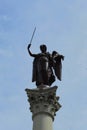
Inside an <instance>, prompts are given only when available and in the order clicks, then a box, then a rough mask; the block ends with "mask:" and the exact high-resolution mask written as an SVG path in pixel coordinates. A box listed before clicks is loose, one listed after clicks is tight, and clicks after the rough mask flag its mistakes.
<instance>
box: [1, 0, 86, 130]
mask: <svg viewBox="0 0 87 130" xmlns="http://www.w3.org/2000/svg"><path fill="white" fill-rule="evenodd" d="M35 27H36V32H35V35H34V38H33V41H32V46H31V51H32V52H33V53H38V52H39V51H40V50H39V46H40V45H41V44H43V43H44V44H46V45H47V48H48V51H49V52H50V53H51V52H52V51H53V50H56V51H58V52H59V53H60V54H62V55H64V56H65V59H64V61H63V62H62V66H63V68H62V81H59V80H57V79H56V81H55V82H54V83H53V85H52V86H54V85H57V86H58V90H57V96H60V100H59V103H60V104H61V105H62V107H61V109H60V110H59V111H58V112H57V113H56V117H55V121H54V122H53V129H54V130H64V129H65V130H87V87H86V84H87V1H86V0H61V1H60V0H0V129H1V130H19V129H21V130H32V125H33V124H32V123H33V122H32V118H31V117H32V114H31V112H30V110H29V103H28V102H27V95H26V92H25V89H26V88H29V89H34V88H36V86H35V83H32V81H31V80H32V62H33V58H31V57H30V56H29V54H28V52H27V45H28V44H29V42H30V39H31V36H32V33H33V30H34V28H35Z"/></svg>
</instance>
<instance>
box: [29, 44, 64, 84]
mask: <svg viewBox="0 0 87 130" xmlns="http://www.w3.org/2000/svg"><path fill="white" fill-rule="evenodd" d="M30 47H31V44H29V45H28V47H27V49H28V52H29V55H30V56H32V57H34V60H33V72H32V82H34V81H35V82H36V86H37V87H39V86H40V85H48V86H51V85H52V83H53V82H54V81H55V77H57V78H58V80H60V81H61V73H62V62H61V60H64V56H63V55H60V54H58V52H56V51H53V52H52V54H50V53H49V52H47V46H46V45H45V44H42V45H40V50H41V53H38V54H33V53H32V52H31V51H30Z"/></svg>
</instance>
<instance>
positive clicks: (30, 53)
mask: <svg viewBox="0 0 87 130" xmlns="http://www.w3.org/2000/svg"><path fill="white" fill-rule="evenodd" d="M30 47H31V44H28V47H27V49H28V53H29V55H30V56H32V57H36V56H37V55H36V54H32V52H31V51H30Z"/></svg>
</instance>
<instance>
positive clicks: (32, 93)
mask: <svg viewBox="0 0 87 130" xmlns="http://www.w3.org/2000/svg"><path fill="white" fill-rule="evenodd" d="M57 88H58V87H57V86H54V87H44V86H42V87H40V88H37V89H26V90H25V91H26V93H27V96H28V102H29V103H30V111H31V112H32V119H33V130H53V126H52V124H53V121H54V116H55V115H56V112H57V111H58V110H59V109H60V107H61V105H60V104H59V103H58V100H59V97H57V96H56V90H57Z"/></svg>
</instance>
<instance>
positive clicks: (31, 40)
mask: <svg viewBox="0 0 87 130" xmlns="http://www.w3.org/2000/svg"><path fill="white" fill-rule="evenodd" d="M35 31H36V27H35V28H34V31H33V34H32V37H31V40H30V44H31V43H32V40H33V37H34V34H35Z"/></svg>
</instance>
